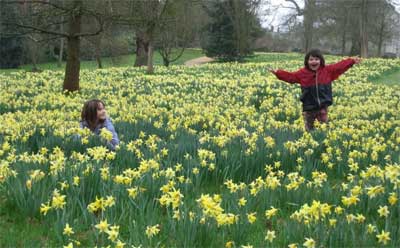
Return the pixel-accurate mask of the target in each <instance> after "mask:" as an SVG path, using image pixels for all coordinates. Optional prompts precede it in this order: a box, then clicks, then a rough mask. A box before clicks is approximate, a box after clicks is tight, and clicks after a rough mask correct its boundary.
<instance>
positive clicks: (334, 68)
mask: <svg viewBox="0 0 400 248" xmlns="http://www.w3.org/2000/svg"><path fill="white" fill-rule="evenodd" d="M360 62H361V59H360V58H348V59H343V60H341V61H339V62H337V63H335V64H330V65H327V66H326V68H327V69H328V71H329V73H330V74H331V77H332V80H335V79H337V78H338V77H339V76H340V75H342V74H343V73H345V72H346V71H347V70H348V69H350V68H351V67H352V66H353V65H354V64H359V63H360Z"/></svg>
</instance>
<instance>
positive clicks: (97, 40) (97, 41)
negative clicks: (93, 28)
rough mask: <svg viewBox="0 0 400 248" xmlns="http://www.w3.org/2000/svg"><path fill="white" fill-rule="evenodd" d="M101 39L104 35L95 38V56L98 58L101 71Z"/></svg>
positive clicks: (98, 66)
mask: <svg viewBox="0 0 400 248" xmlns="http://www.w3.org/2000/svg"><path fill="white" fill-rule="evenodd" d="M101 38H102V35H99V37H95V41H94V42H95V56H96V61H97V68H99V69H101V68H103V64H102V63H101V52H100V50H101Z"/></svg>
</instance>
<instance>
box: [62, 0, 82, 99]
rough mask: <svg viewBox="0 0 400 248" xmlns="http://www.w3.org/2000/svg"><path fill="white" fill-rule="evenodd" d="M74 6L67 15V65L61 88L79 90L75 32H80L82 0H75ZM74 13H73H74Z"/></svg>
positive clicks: (78, 44)
mask: <svg viewBox="0 0 400 248" xmlns="http://www.w3.org/2000/svg"><path fill="white" fill-rule="evenodd" d="M74 6H76V7H77V8H78V10H77V11H74V12H73V13H72V14H71V15H70V16H69V21H68V22H69V23H68V25H69V36H68V38H67V66H66V67H65V78H64V85H63V90H66V91H76V90H79V70H80V61H79V54H80V37H79V36H77V35H76V34H78V33H80V32H81V17H82V16H81V12H80V10H79V9H80V8H81V6H82V0H76V1H75V2H74ZM74 13H75V15H74Z"/></svg>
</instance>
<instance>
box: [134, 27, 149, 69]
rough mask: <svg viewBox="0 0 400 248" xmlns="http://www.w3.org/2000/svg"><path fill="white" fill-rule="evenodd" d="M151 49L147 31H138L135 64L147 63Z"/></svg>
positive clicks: (142, 64)
mask: <svg viewBox="0 0 400 248" xmlns="http://www.w3.org/2000/svg"><path fill="white" fill-rule="evenodd" d="M148 51H149V38H148V35H147V34H146V33H145V32H138V33H137V36H136V60H135V66H145V65H147V59H148V54H147V53H148Z"/></svg>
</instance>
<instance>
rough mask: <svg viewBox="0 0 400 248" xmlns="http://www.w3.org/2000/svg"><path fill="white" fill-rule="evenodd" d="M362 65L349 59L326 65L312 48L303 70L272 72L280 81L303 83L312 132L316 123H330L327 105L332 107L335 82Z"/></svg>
mask: <svg viewBox="0 0 400 248" xmlns="http://www.w3.org/2000/svg"><path fill="white" fill-rule="evenodd" d="M360 62H361V59H360V58H348V59H343V60H342V61H340V62H338V63H335V64H330V65H325V59H324V56H322V53H321V52H320V51H319V50H318V49H313V50H311V51H309V52H308V53H307V54H306V56H305V58H304V68H301V69H300V70H298V71H296V72H287V71H284V70H270V71H271V72H272V73H273V74H275V76H276V77H277V78H279V79H280V80H283V81H286V82H288V83H291V84H294V83H297V84H300V86H301V93H302V94H301V97H300V100H301V101H302V103H303V117H304V123H305V128H306V130H307V131H310V130H312V129H313V128H314V121H315V120H318V121H319V122H324V123H326V122H328V106H330V105H332V81H333V80H335V79H337V78H338V77H339V76H340V75H341V74H343V73H344V72H346V71H347V70H348V69H349V68H350V67H352V66H353V65H354V64H358V63H360Z"/></svg>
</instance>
